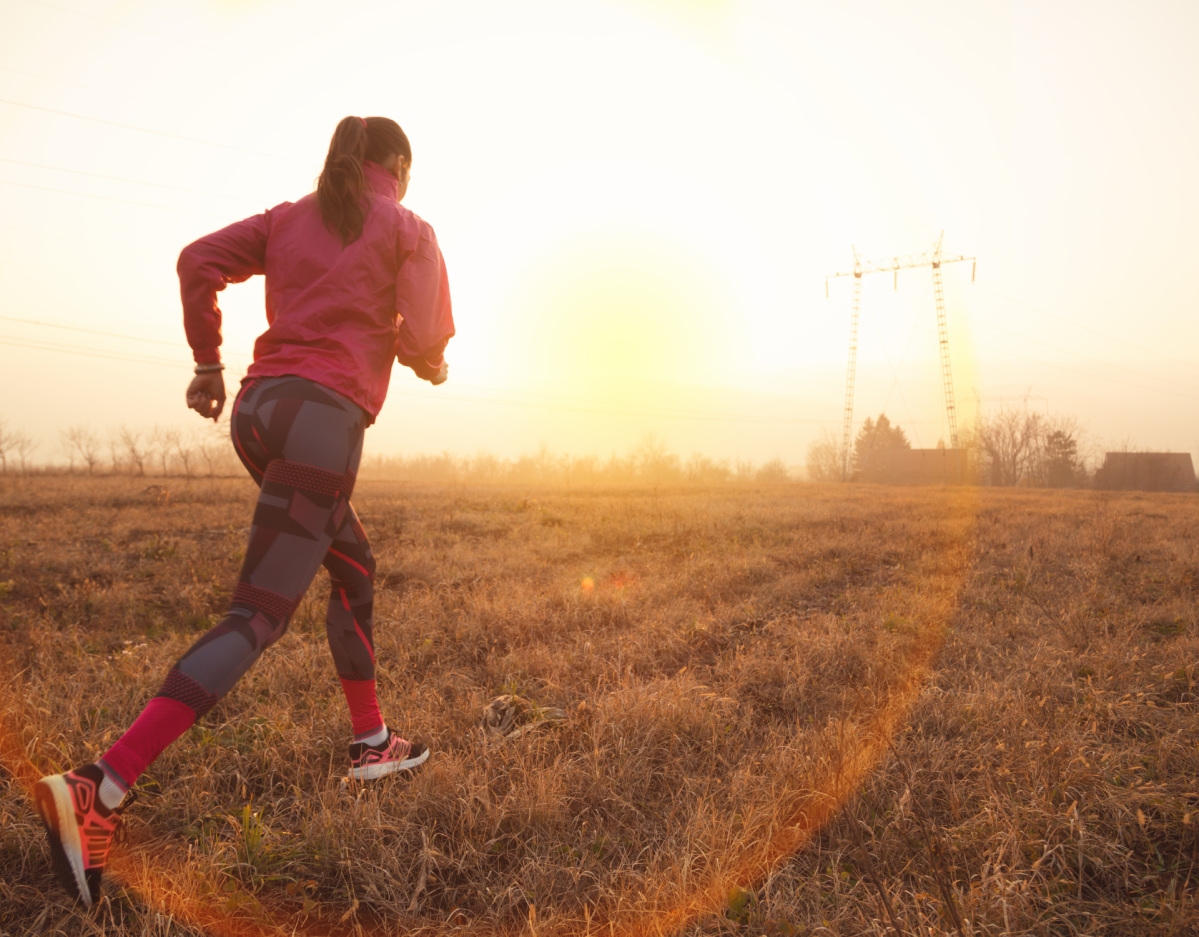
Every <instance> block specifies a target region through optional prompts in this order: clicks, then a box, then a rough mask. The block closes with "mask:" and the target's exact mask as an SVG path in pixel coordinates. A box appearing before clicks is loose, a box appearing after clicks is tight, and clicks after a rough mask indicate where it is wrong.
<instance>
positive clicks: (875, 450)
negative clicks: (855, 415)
mask: <svg viewBox="0 0 1199 937" xmlns="http://www.w3.org/2000/svg"><path fill="white" fill-rule="evenodd" d="M911 448H912V444H911V443H910V442H908V437H907V435H906V434H905V433H904V431H903V429H902V428H900V427H898V426H893V425H892V424H891V421H890V420H888V419H887V415H886V414H885V413H880V414H879V417H878V420H877V421H875V420H872V419H870V417H866V419H865V421H864V422H863V423H862V428H861V429H860V430H858V435H857V438H856V439H854V443H853V469H854V478H856V479H857V480H858V481H864V482H883V481H887V480H888V478H889V477H890V474H891V453H892V452H894V451H895V450H896V449H911Z"/></svg>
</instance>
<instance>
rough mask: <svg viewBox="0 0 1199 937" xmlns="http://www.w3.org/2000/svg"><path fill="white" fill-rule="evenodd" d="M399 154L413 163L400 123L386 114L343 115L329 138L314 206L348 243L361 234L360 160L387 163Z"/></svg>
mask: <svg viewBox="0 0 1199 937" xmlns="http://www.w3.org/2000/svg"><path fill="white" fill-rule="evenodd" d="M396 155H399V157H400V158H401V159H402V160H403V161H404V163H405V164H408V165H410V164H411V163H412V147H411V145H410V144H409V143H408V137H407V136H406V135H405V134H404V131H403V130H401V129H400V125H399V124H397V123H396V122H395V121H394V120H390V119H388V118H386V117H366V118H363V117H343V118H342V119H341V121H340V123H338V125H337V129H336V130H334V131H333V139H332V140H330V141H329V153H328V155H327V156H326V157H325V168H324V169H323V170H321V175H320V178H319V179H318V180H317V183H316V199H317V205H318V206H319V207H320V210H321V219H322V220H323V221H324V222H325V227H326V228H328V229H329V230H330V231H332V232H333V233H335V234H337V235H338V236H339V237H340V238H341V242H342V244H343V245H344V244H349V243H350V242H351V241H355V240H357V239H358V238H359V237H360V236H361V235H362V226H363V225H364V224H365V223H366V208H365V206H364V205H363V204H362V186H363V176H362V163H363V161H364V160H371V161H372V162H376V163H380V164H382V163H385V162H388V161H389V160H390V159H391V158H392V157H393V156H396Z"/></svg>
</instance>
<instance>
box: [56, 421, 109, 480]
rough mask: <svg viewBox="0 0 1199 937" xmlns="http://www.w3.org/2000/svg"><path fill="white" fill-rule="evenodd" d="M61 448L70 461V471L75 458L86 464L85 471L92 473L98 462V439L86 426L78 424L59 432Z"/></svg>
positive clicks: (73, 466)
mask: <svg viewBox="0 0 1199 937" xmlns="http://www.w3.org/2000/svg"><path fill="white" fill-rule="evenodd" d="M59 438H60V439H61V440H62V445H63V450H64V451H65V452H66V454H67V459H68V460H69V461H70V463H71V471H72V472H74V471H75V459H76V458H78V459H79V461H80V462H82V463H83V464H84V465H86V466H87V473H88V474H89V475H91V474H93V473H94V472H95V470H96V466H97V465H99V464H100V440H99V439H98V438H97V436H96V434H95V433H93V432H92V431H91V430H89V429H88V428H87V427H86V426H84V425H82V424H80V425H78V426H72V427H69V428H68V429H65V430H61V431H60V432H59Z"/></svg>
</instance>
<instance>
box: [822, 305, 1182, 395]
mask: <svg viewBox="0 0 1199 937" xmlns="http://www.w3.org/2000/svg"><path fill="white" fill-rule="evenodd" d="M899 295H900V296H902V297H903V298H904V299H905V300H906V301H908V302H917V301H918V300H916V298H915V297H913V296H911V295H909V294H907V293H906V292H903V291H900V294H899ZM833 302H834V304H836V305H838V306H841V307H842V308H848V303H844V302H841V301H839V300H833ZM957 315H960V316H962V318H964V319H970V317H969V316H967V315H964V314H963V313H957ZM970 321H975V320H973V319H970ZM978 324H980V325H984V326H989V323H986V322H979V323H978ZM990 327H991V328H999V327H998V326H990ZM1010 334H1012V335H1014V336H1015V337H1017V338H1020V339H1022V340H1024V341H1032V342H1037V344H1040V345H1044V346H1045V347H1046V348H1049V349H1050V350H1052V351H1060V352H1062V353H1063V354H1070V355H1073V354H1079V353H1078V352H1074V351H1070V350H1069V349H1066V348H1059V347H1058V346H1056V345H1050V344H1048V343H1047V342H1039V341H1037V340H1036V339H1029V338H1026V337H1025V336H1023V335H1020V334H1019V333H1016V332H1012V333H1010ZM988 350H989V351H995V352H999V353H1000V354H1005V355H1008V356H1009V357H1012V358H1020V359H1021V360H1023V361H1029V362H1031V363H1033V364H1039V365H1043V366H1044V367H1049V368H1056V369H1057V370H1059V371H1065V372H1067V373H1069V374H1078V375H1080V376H1082V377H1086V378H1090V379H1091V380H1102V381H1107V382H1108V383H1112V384H1120V385H1123V386H1124V387H1132V388H1135V389H1136V390H1145V391H1149V392H1150V393H1157V394H1169V395H1170V396H1173V397H1182V398H1183V399H1185V400H1199V397H1194V396H1191V395H1189V394H1180V393H1178V392H1177V391H1173V390H1165V389H1163V388H1160V387H1145V386H1143V385H1141V384H1133V383H1131V382H1129V381H1123V380H1120V379H1119V378H1115V377H1110V376H1108V375H1103V376H1100V375H1096V374H1088V373H1087V372H1085V371H1078V370H1075V369H1074V368H1068V367H1065V366H1064V365H1060V364H1053V363H1052V362H1049V361H1038V360H1037V359H1036V358H1028V357H1025V356H1024V355H1018V354H1016V353H1015V352H1008V351H1002V350H1001V349H998V348H988ZM1081 357H1086V356H1085V355H1082V356H1081ZM1091 360H1092V361H1096V362H1098V363H1099V364H1102V365H1103V366H1104V367H1114V368H1120V369H1121V370H1125V371H1129V372H1130V373H1132V374H1135V375H1137V376H1138V377H1146V378H1149V379H1150V380H1166V378H1155V377H1153V376H1151V375H1148V374H1143V373H1141V372H1139V371H1133V370H1132V369H1130V368H1125V367H1123V366H1122V365H1113V364H1109V363H1108V362H1106V361H1102V360H1100V359H1098V358H1092V359H1091ZM1172 383H1178V382H1176V381H1175V382H1172ZM1182 386H1184V387H1187V388H1188V389H1194V388H1190V387H1189V385H1182Z"/></svg>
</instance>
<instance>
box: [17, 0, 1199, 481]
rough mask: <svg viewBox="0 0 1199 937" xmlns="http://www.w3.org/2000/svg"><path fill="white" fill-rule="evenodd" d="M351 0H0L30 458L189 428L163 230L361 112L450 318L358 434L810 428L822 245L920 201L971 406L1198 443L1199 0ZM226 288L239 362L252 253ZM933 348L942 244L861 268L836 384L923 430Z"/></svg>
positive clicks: (835, 245) (727, 450) (298, 170)
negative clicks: (390, 157) (867, 272)
mask: <svg viewBox="0 0 1199 937" xmlns="http://www.w3.org/2000/svg"><path fill="white" fill-rule="evenodd" d="M340 9H348V10H353V13H352V14H349V15H347V14H344V13H341V12H337V13H335V12H334V10H335V7H334V6H333V5H331V4H328V3H317V2H307V0H262V2H235V0H208V2H173V0H172V2H142V0H124V2H103V0H96V2H90V3H85V2H82V0H46V2H43V0H0V17H2V20H0V21H2V22H3V25H4V28H3V29H2V30H0V101H2V103H0V271H2V275H3V282H4V284H5V289H4V291H3V295H2V298H0V316H2V317H3V318H0V361H2V362H3V366H2V367H0V418H2V419H5V420H6V421H7V422H8V424H9V426H10V428H17V429H24V430H26V431H28V432H30V433H31V434H33V435H34V436H36V437H38V438H39V439H40V440H41V441H42V443H43V446H42V450H41V453H40V456H41V457H42V458H53V457H56V454H57V450H58V448H59V446H58V432H59V430H60V429H62V428H64V427H67V426H70V425H77V424H88V425H90V426H91V427H92V428H93V429H95V430H96V431H98V432H101V433H106V432H107V431H108V430H109V429H110V428H111V427H115V426H118V425H120V424H129V425H137V426H150V425H153V424H160V425H167V424H172V425H179V426H183V427H188V426H191V427H194V428H199V427H200V425H201V421H200V419H199V418H198V417H197V416H195V415H194V414H191V413H190V412H187V411H186V410H185V409H184V405H183V391H184V388H185V387H186V384H187V382H188V380H189V377H190V354H189V353H188V350H187V348H186V345H185V343H184V340H183V329H182V325H181V314H180V307H179V299H178V285H177V280H176V277H175V272H174V269H175V259H176V257H177V255H178V252H179V250H180V248H181V247H183V246H184V245H185V244H187V243H188V242H189V241H190V240H192V239H194V238H196V237H198V236H200V235H202V234H204V233H206V232H208V231H211V230H214V229H215V228H218V227H221V226H222V225H224V224H227V223H229V222H231V221H234V220H236V219H239V218H242V217H244V216H246V215H248V214H252V213H254V212H257V211H261V210H262V209H263V208H265V207H267V206H270V205H273V204H276V203H278V202H280V201H283V200H287V199H295V198H298V197H300V196H301V195H303V194H304V193H306V192H308V191H310V190H311V188H312V186H313V182H314V180H315V178H316V176H317V174H318V173H319V171H320V166H321V163H322V161H323V157H324V153H325V150H326V148H327V145H328V139H329V136H330V134H331V132H332V130H333V127H334V125H335V124H336V123H337V121H338V120H339V119H340V118H341V117H344V116H345V115H347V114H359V115H372V114H379V115H385V116H389V117H393V118H395V119H396V120H398V121H399V122H400V123H401V124H402V125H403V126H404V128H405V130H406V131H407V133H408V135H409V137H410V138H411V140H412V143H413V149H414V154H415V161H414V169H413V180H412V185H411V188H410V190H409V196H408V198H407V201H406V204H408V205H409V207H411V208H412V209H413V210H414V211H416V212H417V213H418V214H420V215H421V216H422V217H424V218H425V219H426V220H428V221H429V222H430V223H431V224H432V225H433V226H434V228H435V229H436V230H437V233H438V237H439V239H440V242H441V246H442V249H443V251H444V253H445V255H446V259H447V263H448V266H449V270H450V277H451V286H452V291H453V296H454V308H455V318H456V321H457V324H458V336H457V337H456V338H455V339H454V340H453V341H452V342H451V345H450V350H449V353H448V355H447V357H448V359H449V361H450V377H451V380H450V382H449V383H447V384H446V385H444V386H443V387H441V388H432V387H430V386H429V385H427V384H425V383H423V382H421V381H418V380H417V379H416V378H415V377H413V376H412V375H411V373H410V372H408V371H407V370H406V369H400V368H397V369H396V372H395V375H394V378H393V383H392V392H391V395H390V397H389V399H388V402H387V405H386V407H385V408H384V411H383V414H382V416H381V417H380V420H379V422H378V424H377V426H376V428H374V429H373V430H372V431H371V433H370V434H369V435H368V443H367V446H368V451H373V452H399V451H404V452H414V451H440V450H450V451H454V452H459V453H469V452H473V451H475V450H477V449H489V450H492V451H494V452H497V453H499V454H502V455H515V454H517V453H519V452H521V451H527V450H530V449H534V448H536V447H537V446H538V445H539V444H540V443H542V442H546V443H548V444H549V445H551V446H552V447H553V448H555V449H559V450H569V451H573V452H576V453H585V452H599V453H601V454H607V453H608V452H610V451H612V450H614V449H617V450H623V449H625V448H626V447H628V446H629V445H630V444H632V443H635V442H636V441H637V439H638V438H639V437H640V436H641V435H642V434H643V433H644V432H646V431H647V430H654V431H657V432H658V433H660V434H661V435H663V436H664V437H665V438H666V439H667V441H668V443H669V444H670V445H671V446H672V447H673V448H675V449H676V450H679V451H681V452H683V453H686V452H689V451H691V450H694V449H698V450H701V451H704V452H706V453H708V454H711V455H715V456H737V455H740V456H743V457H749V458H754V459H765V458H771V457H774V456H776V455H777V456H781V457H783V458H784V459H786V460H787V461H789V462H800V461H802V459H803V453H804V450H805V448H806V446H807V443H808V442H809V441H810V440H811V439H812V438H814V437H815V435H816V434H817V433H818V432H819V431H820V429H821V427H822V425H827V426H830V427H833V428H838V429H839V425H840V414H841V407H842V400H843V394H844V388H845V364H846V356H847V343H848V328H849V315H848V308H849V301H850V296H851V286H850V281H849V280H848V279H843V280H836V281H833V283H832V286H831V296H830V298H829V299H826V298H825V283H824V277H825V275H826V274H829V273H833V272H836V271H839V270H847V269H849V268H850V267H851V266H852V262H853V256H852V252H851V245H856V246H857V248H858V250H859V251H860V252H861V253H862V254H863V256H865V257H867V258H876V257H886V256H890V255H893V254H897V253H898V254H908V253H916V252H920V251H923V250H925V249H927V248H928V247H929V245H930V244H931V243H932V242H933V241H935V240H936V239H937V237H938V236H939V235H940V232H941V231H942V230H944V231H945V250H946V251H948V252H950V253H962V254H969V255H976V256H977V257H978V276H977V281H976V282H975V283H973V284H971V283H970V272H971V268H970V264H968V263H965V264H956V265H952V266H947V267H946V268H945V272H946V282H947V300H948V303H949V310H950V315H949V331H950V339H951V343H952V354H953V367H954V377H955V386H956V392H957V400H958V408H959V413H960V414H961V418H966V417H969V416H972V415H973V414H974V412H975V411H976V408H977V407H982V408H983V409H987V408H992V407H994V406H997V405H998V404H997V402H996V401H995V400H993V399H991V400H988V399H987V398H996V397H1003V396H1011V395H1019V394H1023V393H1026V392H1028V390H1029V388H1031V394H1032V395H1033V396H1034V397H1043V398H1046V400H1045V401H1039V400H1032V401H1030V405H1035V406H1039V407H1042V408H1045V407H1048V409H1050V410H1051V411H1055V412H1063V413H1071V414H1074V415H1076V416H1078V417H1079V418H1081V419H1082V420H1083V421H1084V422H1085V423H1086V424H1087V425H1088V426H1089V428H1090V430H1091V432H1092V434H1093V436H1094V437H1095V438H1096V439H1098V440H1100V441H1102V442H1106V443H1112V444H1114V443H1117V442H1119V441H1120V440H1124V439H1130V440H1131V441H1132V442H1134V443H1135V444H1137V445H1140V446H1145V447H1153V448H1162V449H1173V450H1185V451H1192V452H1195V453H1196V454H1199V420H1197V419H1196V413H1197V412H1199V411H1197V409H1196V407H1197V404H1199V341H1197V340H1199V323H1197V322H1196V315H1195V312H1196V305H1197V304H1196V299H1197V298H1199V281H1197V280H1196V278H1195V277H1194V276H1192V272H1193V270H1194V268H1195V266H1196V262H1195V257H1196V256H1199V236H1197V235H1196V221H1195V217H1196V214H1197V210H1199V181H1197V176H1196V173H1195V170H1194V168H1193V164H1194V161H1195V154H1196V149H1197V145H1199V108H1197V107H1196V103H1197V102H1196V91H1195V89H1196V88H1199V56H1196V55H1195V54H1194V50H1195V49H1196V48H1199V5H1196V4H1194V3H1181V2H1180V3H1139V4H1130V3H1119V4H1117V3H1110V2H1100V3H1096V2H1089V3H1085V4H1084V3H1081V2H1080V3H1054V2H1044V0H1038V2H1035V3H961V2H954V3H951V2H909V3H904V4H896V3H893V2H873V3H872V2H863V3H857V4H830V3H801V2H795V0H787V2H740V3H738V2H720V0H706V2H705V0H691V2H684V0H673V2H672V0H606V2H599V0H596V2H576V0H553V2H550V0H546V2H527V0H510V2H507V3H503V4H497V3H494V2H483V0H456V2H454V0H439V2H436V3H410V2H396V0H389V2H387V3H370V2H363V3H355V4H347V5H344V6H343V7H342V8H340ZM222 306H223V308H224V310H225V336H226V339H225V356H226V359H227V362H228V364H229V365H230V371H229V372H228V375H229V384H230V387H231V389H232V388H233V385H234V384H235V382H236V379H237V378H238V377H240V372H241V370H242V369H244V367H245V366H246V364H248V361H249V358H248V355H249V352H250V350H251V346H252V342H253V338H254V337H255V336H256V335H257V333H258V332H260V331H261V330H262V329H263V328H264V327H265V319H264V315H263V311H262V285H261V282H260V281H258V282H254V281H251V282H250V283H247V284H243V285H240V286H234V287H231V288H230V289H229V290H228V291H227V292H226V293H224V294H223V296H222ZM17 320H28V321H17ZM81 330H91V331H81ZM100 332H102V333H111V334H103V335H101V334H94V333H100ZM114 336H125V337H124V338H121V337H114ZM936 354H937V344H936V320H935V312H934V307H933V298H932V283H931V276H930V274H929V271H928V270H927V269H924V270H912V271H907V272H905V273H902V274H901V275H900V279H899V289H898V291H893V289H892V281H891V277H890V276H889V275H886V274H883V275H878V276H875V277H874V278H872V279H868V280H867V282H866V286H865V289H864V294H863V313H862V325H861V350H860V353H859V357H858V393H857V401H856V417H857V420H859V421H860V420H861V419H863V418H864V417H865V416H867V415H877V413H879V412H880V411H882V410H884V409H885V410H886V412H887V413H888V415H889V416H890V417H891V418H892V419H893V420H894V421H896V422H898V423H900V425H903V426H904V427H905V428H906V429H908V431H909V435H910V436H912V438H913V440H914V442H916V443H917V444H923V445H926V446H932V445H935V443H936V441H937V439H938V437H940V436H942V435H943V434H944V426H943V406H942V400H941V390H940V378H939V365H938V362H937V357H936ZM976 394H977V395H979V396H981V397H982V398H983V399H982V402H981V403H978V404H976V402H975V395H976Z"/></svg>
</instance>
